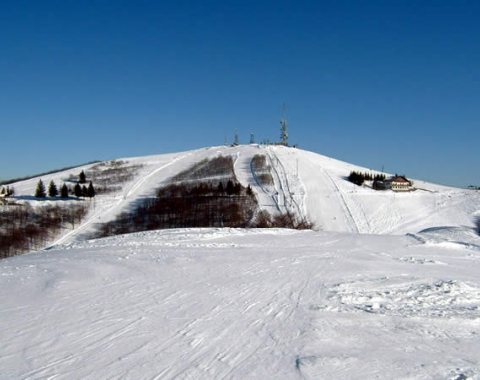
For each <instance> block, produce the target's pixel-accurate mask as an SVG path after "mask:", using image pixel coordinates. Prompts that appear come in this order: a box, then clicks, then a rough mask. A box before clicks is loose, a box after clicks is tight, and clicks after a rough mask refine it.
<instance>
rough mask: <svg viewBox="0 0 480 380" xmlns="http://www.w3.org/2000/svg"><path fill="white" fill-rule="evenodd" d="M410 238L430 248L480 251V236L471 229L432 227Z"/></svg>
mask: <svg viewBox="0 0 480 380" xmlns="http://www.w3.org/2000/svg"><path fill="white" fill-rule="evenodd" d="M409 236H411V237H413V238H415V239H416V240H418V241H420V242H421V243H423V244H426V245H430V246H438V247H444V248H454V249H462V248H467V249H470V250H474V251H480V236H478V235H477V234H476V233H475V231H474V229H473V228H469V227H452V226H447V227H432V228H427V229H425V230H422V231H420V232H419V233H417V234H409Z"/></svg>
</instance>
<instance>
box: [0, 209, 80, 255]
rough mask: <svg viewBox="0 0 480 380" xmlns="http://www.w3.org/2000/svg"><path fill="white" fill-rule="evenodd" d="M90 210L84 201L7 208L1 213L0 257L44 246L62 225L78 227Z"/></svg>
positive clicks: (63, 226) (64, 226)
mask: <svg viewBox="0 0 480 380" xmlns="http://www.w3.org/2000/svg"><path fill="white" fill-rule="evenodd" d="M87 211H88V206H87V205H85V204H83V203H82V204H74V205H70V206H69V207H62V206H59V205H48V204H47V205H44V206H42V207H35V208H33V207H31V206H30V205H28V204H27V205H23V206H18V205H16V206H8V207H5V208H4V209H3V210H2V212H1V213H0V226H2V228H1V229H0V258H5V257H10V256H14V255H17V254H19V253H22V252H27V251H31V250H34V249H40V248H43V247H45V245H46V244H47V243H48V242H49V241H51V239H53V238H54V237H55V236H56V235H57V234H58V232H59V231H60V230H61V229H62V228H72V229H73V228H75V225H76V224H77V223H79V222H80V221H81V220H82V218H83V217H84V216H85V214H86V212H87Z"/></svg>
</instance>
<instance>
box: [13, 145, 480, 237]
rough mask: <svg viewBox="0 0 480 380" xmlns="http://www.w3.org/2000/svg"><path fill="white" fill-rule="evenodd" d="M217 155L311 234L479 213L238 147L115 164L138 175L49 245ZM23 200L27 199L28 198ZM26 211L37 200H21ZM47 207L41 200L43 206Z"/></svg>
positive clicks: (277, 149)
mask: <svg viewBox="0 0 480 380" xmlns="http://www.w3.org/2000/svg"><path fill="white" fill-rule="evenodd" d="M255 154H263V155H265V156H266V157H267V158H268V160H269V164H270V165H271V167H272V170H271V174H272V177H273V180H274V186H273V187H270V188H266V187H261V186H260V185H259V184H258V183H257V182H256V181H255V178H254V176H253V174H252V172H251V167H250V161H251V159H252V158H253V156H254V155H255ZM218 155H224V156H232V157H233V158H234V160H235V165H234V169H235V174H236V176H237V179H238V180H239V181H240V182H241V183H242V185H244V186H247V185H250V186H251V187H252V189H253V191H254V192H255V194H256V196H257V198H258V201H259V205H260V207H261V208H262V209H264V210H267V211H269V212H270V213H272V214H274V213H277V212H289V213H291V214H293V215H296V216H297V217H298V219H299V220H304V219H307V220H309V221H311V222H313V223H314V224H315V226H316V229H317V230H324V231H338V232H354V233H357V232H359V233H373V234H399V235H402V234H406V233H416V232H418V231H421V230H423V229H426V228H431V227H438V226H472V223H473V216H474V215H476V214H478V213H480V192H479V191H473V190H466V189H457V188H451V187H445V186H440V185H434V184H430V183H425V182H422V181H418V180H415V186H416V187H417V188H419V190H417V191H414V192H409V193H395V192H393V191H391V190H388V191H375V190H372V189H371V188H368V187H358V186H356V185H353V184H352V183H350V182H348V181H347V180H346V179H345V178H346V177H347V176H348V174H349V173H350V171H351V170H360V171H370V170H369V169H366V168H362V167H359V166H355V165H352V164H348V163H345V162H342V161H338V160H335V159H332V158H329V157H325V156H322V155H319V154H317V153H313V152H308V151H304V150H301V149H296V148H288V147H283V146H260V145H255V144H253V145H241V146H236V147H224V146H220V147H211V148H202V149H198V150H193V151H187V152H180V153H175V154H164V155H156V156H146V157H134V158H122V159H121V160H123V161H126V162H128V163H129V164H140V165H142V168H141V169H140V170H139V172H138V173H137V174H136V175H135V177H134V178H133V179H132V180H131V181H128V182H127V183H124V184H123V186H122V190H121V191H118V192H116V193H111V194H105V195H99V196H97V197H96V198H95V208H93V207H92V209H91V210H90V213H89V215H88V217H87V219H86V220H85V221H84V223H83V224H82V226H81V227H80V228H76V229H75V230H73V231H68V230H67V231H65V232H64V233H63V234H62V236H60V237H59V239H58V240H57V241H55V242H53V243H55V244H61V243H66V242H70V241H73V240H76V239H82V238H83V237H84V236H85V234H88V233H91V232H92V231H93V230H94V227H95V225H96V224H97V223H104V222H108V221H110V220H112V219H114V218H115V217H116V216H117V215H118V214H120V213H121V212H122V211H125V210H127V209H128V208H129V207H131V206H132V205H133V204H134V203H135V202H136V201H138V200H139V199H141V198H143V197H146V196H151V195H153V194H154V192H155V189H156V188H158V187H159V186H161V185H163V184H166V183H168V180H169V178H171V177H172V176H174V175H175V174H178V173H179V172H181V171H183V170H186V169H188V168H189V167H191V166H192V165H194V164H195V163H196V162H199V161H201V160H203V159H206V158H212V157H215V156H218ZM90 166H91V165H86V166H84V167H80V168H76V169H71V170H68V171H65V172H60V173H55V174H52V175H49V176H45V177H43V178H42V179H43V181H44V183H48V182H49V181H50V180H54V181H56V182H57V184H59V183H61V182H62V180H64V179H66V178H67V177H68V176H69V175H71V174H73V175H77V174H78V173H79V172H80V170H82V169H83V170H87V169H88V168H89V167H90ZM37 181H38V178H34V179H30V180H28V181H23V182H19V183H16V184H14V187H15V191H16V194H17V196H20V198H22V197H23V198H26V197H28V196H31V195H32V194H33V192H34V189H35V185H36V183H37ZM30 198H31V197H30ZM27 201H28V202H30V203H31V204H33V205H41V204H42V202H43V203H44V202H45V201H35V200H27ZM47 202H48V201H47Z"/></svg>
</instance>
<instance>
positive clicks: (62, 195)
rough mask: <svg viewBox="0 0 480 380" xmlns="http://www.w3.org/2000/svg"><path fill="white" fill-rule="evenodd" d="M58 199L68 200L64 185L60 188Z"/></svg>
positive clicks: (66, 189)
mask: <svg viewBox="0 0 480 380" xmlns="http://www.w3.org/2000/svg"><path fill="white" fill-rule="evenodd" d="M60 197H62V198H68V187H67V185H65V184H63V186H62V187H61V188H60Z"/></svg>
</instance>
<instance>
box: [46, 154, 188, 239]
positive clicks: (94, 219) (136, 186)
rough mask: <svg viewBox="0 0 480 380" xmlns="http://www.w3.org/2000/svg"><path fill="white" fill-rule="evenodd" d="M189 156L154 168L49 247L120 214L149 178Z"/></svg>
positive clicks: (183, 156)
mask: <svg viewBox="0 0 480 380" xmlns="http://www.w3.org/2000/svg"><path fill="white" fill-rule="evenodd" d="M191 154H192V153H187V154H184V155H182V156H179V157H175V158H174V159H172V160H171V161H170V162H168V163H166V164H164V165H162V166H160V167H156V168H154V169H153V170H152V171H151V172H150V173H148V174H147V175H144V176H142V177H141V178H140V179H138V180H137V181H135V182H134V183H133V184H132V185H131V186H130V188H129V190H127V191H126V193H124V195H122V196H121V197H120V199H118V200H117V201H116V202H114V203H113V204H112V205H108V206H107V207H106V208H100V209H98V210H97V211H96V212H94V213H93V214H91V215H89V217H88V218H87V220H86V221H84V222H83V223H82V224H81V225H80V226H78V227H77V228H75V229H73V230H72V231H70V232H68V233H66V234H65V235H63V236H62V237H61V238H60V239H58V240H56V241H55V242H54V243H53V244H51V245H50V247H52V246H55V245H60V244H64V243H66V242H68V240H69V239H71V238H73V237H74V236H78V234H80V233H82V232H84V231H85V230H86V229H87V228H88V227H91V226H92V225H93V224H95V223H98V220H99V218H100V217H101V216H105V215H112V213H118V212H120V211H121V210H122V209H123V208H124V207H125V206H126V205H127V204H128V203H129V202H130V201H131V198H132V197H133V196H134V195H136V193H137V192H138V191H139V190H141V189H142V185H143V184H144V183H145V182H146V181H147V180H149V179H150V178H152V177H153V176H155V175H156V174H158V173H159V172H160V171H162V170H164V169H165V168H167V167H169V166H171V165H173V164H174V163H176V162H177V161H180V160H182V159H184V158H186V157H188V156H190V155H191Z"/></svg>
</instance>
